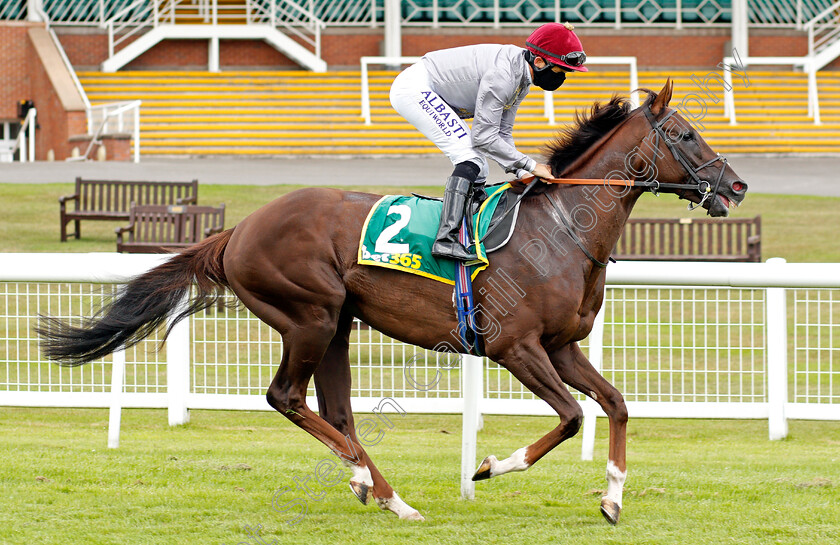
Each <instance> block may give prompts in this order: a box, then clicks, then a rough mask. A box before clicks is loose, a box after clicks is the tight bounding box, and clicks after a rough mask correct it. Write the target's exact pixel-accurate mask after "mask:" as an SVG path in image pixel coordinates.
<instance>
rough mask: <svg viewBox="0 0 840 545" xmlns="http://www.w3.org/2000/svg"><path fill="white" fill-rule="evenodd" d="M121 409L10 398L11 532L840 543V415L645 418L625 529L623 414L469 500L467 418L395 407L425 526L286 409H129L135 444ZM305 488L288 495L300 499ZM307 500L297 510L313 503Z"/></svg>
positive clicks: (407, 473)
mask: <svg viewBox="0 0 840 545" xmlns="http://www.w3.org/2000/svg"><path fill="white" fill-rule="evenodd" d="M107 419H108V415H107V411H105V410H97V409H22V408H14V409H10V408H3V409H0V442H2V444H3V449H0V482H2V484H3V493H2V495H0V543H9V544H15V545H17V544H24V543H27V544H36V543H37V544H41V543H44V544H58V543H73V544H86V545H87V544H109V545H111V544H131V545H146V544H167V545H170V544H174V543H179V544H193V543H196V544H197V543H201V544H213V545H222V544H232V543H249V544H251V543H257V542H256V541H255V540H253V539H249V537H248V535H247V533H246V531H245V526H249V527H252V528H254V527H256V526H257V525H261V526H262V531H261V536H262V538H263V539H264V542H260V543H266V544H270V543H275V541H272V540H276V543H280V544H295V545H297V544H301V543H306V544H321V543H324V544H327V543H330V544H333V543H350V542H352V543H357V544H360V545H361V544H375V545H382V544H383V543H418V544H420V543H423V544H425V543H430V544H431V543H434V544H438V543H443V544H450V543H499V544H510V543H528V544H543V543H553V544H565V543H568V544H576V545H577V544H581V543H593V544H600V543H607V544H608V543H615V544H635V543H640V544H641V543H644V544H663V545H666V544H667V545H674V544H692V545H697V544H709V545H719V544H721V543H739V544H757V545H764V544H768V543H782V544H788V543H803V544H804V543H814V544H821V545H822V544H826V543H834V542H836V539H837V536H838V535H840V518H838V516H837V503H838V501H840V487H838V484H840V470H838V467H840V465H838V461H840V460H839V459H838V452H840V451H838V445H840V439H838V438H840V423H838V422H821V423H816V422H791V425H790V426H791V427H790V432H791V433H790V437H789V438H788V439H787V440H784V441H773V442H771V441H768V440H767V424H766V422H764V421H709V420H706V421H693V420H682V421H677V420H651V419H640V420H631V422H630V428H629V439H628V469H629V476H628V480H627V484H626V490H625V502H624V511H623V513H622V518H621V522H620V523H619V525H618V526H616V527H611V526H609V525H608V524H607V523H606V522H605V521H604V520H603V519H602V517H601V515H600V513H599V512H598V505H599V498H600V494H601V493H602V490H603V489H604V488H605V479H604V467H605V463H606V459H605V452H606V448H607V438H606V436H607V426H606V423H605V422H603V421H602V422H601V423H599V425H598V438H597V441H596V451H595V452H596V454H595V461H593V462H584V461H581V460H580V445H581V443H580V436H577V437H575V438H573V439H571V440H569V441H568V442H567V443H565V444H563V445H561V446H560V447H558V448H557V449H555V451H554V452H552V453H551V454H549V455H548V456H546V458H544V459H543V460H541V461H540V462H539V463H538V464H536V465H535V466H534V467H533V468H531V469H530V470H528V471H527V472H524V473H513V474H510V475H505V476H502V477H499V478H496V479H492V480H490V481H484V482H479V483H476V499H475V500H474V501H464V500H461V499H459V480H458V479H459V477H458V475H459V467H460V462H459V460H460V428H461V423H460V417H459V416H449V415H442V416H428V415H427V416H422V415H411V416H406V417H394V428H393V429H386V431H385V432H384V436H383V439H382V441H381V442H380V443H379V444H378V445H376V446H375V447H372V448H370V449H369V453H370V454H371V456H372V457H373V459H374V460H375V462H377V463H378V466H379V468H380V469H381V470H382V471H383V473H384V474H385V476H386V478H388V479H389V481H390V483H391V484H392V485H393V486H394V487H395V489H396V490H398V492H399V493H400V495H401V496H402V497H403V499H405V500H406V501H407V502H408V503H409V504H411V505H412V506H413V507H415V508H417V509H419V510H420V512H421V513H423V515H424V516H425V517H426V522H424V523H408V522H403V521H400V520H398V519H397V518H396V517H395V516H394V515H392V514H390V513H382V512H379V510H378V509H377V508H376V507H374V506H372V505H369V506H362V505H361V504H360V503H359V502H358V501H357V500H356V498H355V497H354V496H353V495H352V493H351V492H350V490H349V489H348V487H347V485H346V479H343V480H342V481H341V482H340V483H339V484H338V485H336V486H334V487H324V486H321V485H319V484H313V483H314V479H315V478H314V471H315V467H316V466H317V465H318V463H319V462H320V461H321V460H323V459H327V460H330V459H333V457H332V455H331V454H330V453H329V452H328V451H327V449H326V448H325V447H323V446H322V445H320V444H319V443H317V442H316V441H315V440H314V439H312V438H311V437H309V436H308V435H306V434H305V433H304V432H302V431H300V430H298V429H297V428H294V427H293V426H292V425H291V424H289V423H288V422H287V421H286V420H285V419H283V418H282V417H280V416H279V415H277V414H275V413H249V412H221V411H194V412H193V413H192V421H191V423H190V424H188V425H186V426H182V427H175V428H170V427H168V426H167V425H166V413H165V411H159V410H139V409H135V410H127V411H125V412H124V415H123V430H122V440H121V445H120V448H119V449H117V450H109V449H107V448H105V443H106V436H107V431H106V428H107ZM555 424H556V421H555V419H551V418H542V417H529V418H516V417H498V416H487V417H486V418H485V428H484V430H483V431H482V432H480V433H479V448H478V456H479V458H481V457H483V456H485V455H487V454H496V455H500V456H502V455H504V456H506V455H508V454H510V453H511V452H513V451H514V450H515V449H517V448H519V447H521V446H523V445H525V444H528V443H531V442H533V441H534V440H536V439H537V437H539V436H540V435H542V434H543V433H545V432H547V431H548V430H549V429H551V428H552V427H553V426H554V425H555ZM307 477H311V478H310V481H309V483H310V489H311V491H312V493H313V495H315V496H318V495H321V494H323V496H324V497H323V499H322V500H320V501H315V500H312V499H308V500H306V503H307V506H308V512H307V514H306V515H305V516H304V517H303V518H302V519H300V520H299V522H298V523H297V524H294V525H290V524H288V522H289V521H290V520H292V518H293V516H292V512H293V511H291V510H290V511H287V512H284V513H281V512H278V511H275V510H273V509H272V507H271V501H272V496H273V495H274V493H275V491H276V490H278V489H279V488H282V487H290V488H294V487H295V480H296V479H297V480H298V481H302V480H304V479H306V478H307ZM293 496H294V497H298V498H302V497H303V493H302V492H297V493H295V494H294V495H293V494H292V492H288V493H287V494H286V495H285V496H284V498H283V499H284V500H285V501H289V500H291V499H292V497H293ZM295 512H296V511H295Z"/></svg>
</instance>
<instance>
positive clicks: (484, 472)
mask: <svg viewBox="0 0 840 545" xmlns="http://www.w3.org/2000/svg"><path fill="white" fill-rule="evenodd" d="M499 364H501V365H502V366H504V367H505V368H506V369H507V370H508V371H510V372H511V374H512V375H513V376H515V377H516V378H517V379H518V380H519V381H520V382H521V383H522V384H523V385H525V387H526V388H528V389H529V390H530V391H531V392H533V393H534V394H535V395H537V396H538V397H539V398H540V399H542V400H543V401H545V402H546V403H548V404H549V405H550V406H551V408H552V409H554V410H555V411H556V412H557V415H558V416H559V417H560V424H559V425H558V426H557V427H556V428H554V429H553V430H551V431H550V432H548V433H547V434H545V435H544V436H543V437H541V438H540V439H539V440H537V441H536V442H535V443H532V444H531V445H528V446H527V447H523V448H521V449H519V450H517V451H516V452H514V453H513V454H512V455H511V456H510V457H509V458H506V459H504V460H498V459H496V457H495V456H488V457H487V458H485V459H484V461H483V462H481V465H480V466H479V468H478V470H477V471H476V473H475V475H474V476H473V480H474V481H480V480H483V479H489V478H490V477H496V476H498V475H503V474H505V473H509V472H511V471H524V470H525V469H528V468H529V467H531V466H532V465H534V463H536V461H537V460H539V459H540V458H542V457H543V456H545V455H546V454H548V453H549V452H550V451H551V449H553V448H554V447H556V446H557V445H559V444H560V443H562V442H563V441H565V440H566V439H568V438H570V437H572V436H574V435H575V434H576V433H577V432H578V430H579V429H580V425H581V423H582V422H583V411H582V410H581V408H580V404H579V403H578V402H577V400H575V398H574V397H573V396H572V394H571V393H570V392H569V390H568V389H567V388H566V386H565V385H564V384H563V382H562V381H561V380H560V377H559V376H558V375H557V372H556V371H555V370H554V367H553V366H552V364H551V361H550V360H549V358H548V355H547V354H546V352H545V349H544V348H543V347H542V345H540V343H539V339H537V338H526V339H524V340H523V341H522V342H520V343H518V344H517V345H516V346H513V347H511V348H510V349H509V350H507V351H506V353H505V354H504V355H503V356H502V357H501V358H499Z"/></svg>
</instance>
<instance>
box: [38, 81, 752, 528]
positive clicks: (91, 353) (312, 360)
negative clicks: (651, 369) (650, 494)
mask: <svg viewBox="0 0 840 545" xmlns="http://www.w3.org/2000/svg"><path fill="white" fill-rule="evenodd" d="M646 92H647V93H648V96H647V100H646V101H645V103H644V105H642V106H641V107H639V108H637V109H635V110H632V109H631V107H630V105H629V103H628V102H627V101H626V100H624V99H621V98H618V97H614V98H613V99H612V100H610V101H609V103H607V104H603V105H601V104H596V105H594V106H593V107H592V109H591V111H590V112H589V113H588V114H583V115H578V116H576V119H575V123H574V125H573V126H571V127H569V128H567V129H565V130H564V131H563V132H562V133H561V134H560V135H559V136H558V138H557V140H555V141H554V142H552V143H551V144H550V145H549V147H548V152H549V156H548V164H549V166H550V167H551V169H552V172H553V173H554V174H555V175H556V176H560V177H564V178H577V179H599V180H608V179H617V178H622V179H629V180H633V181H634V182H635V185H633V186H632V187H630V186H620V185H619V186H613V185H609V183H604V184H602V185H600V186H592V185H589V186H586V185H566V186H562V185H555V184H551V185H549V184H543V183H539V184H537V185H535V186H534V187H535V190H534V191H531V192H530V194H528V195H526V196H525V197H524V198H523V202H522V205H521V209H520V211H519V215H518V219H517V228H516V232H515V233H514V234H513V237H512V238H511V240H510V241H509V242H508V244H507V246H506V247H504V248H503V249H501V250H499V251H497V252H496V253H494V254H493V255H492V261H491V264H490V267H489V268H488V270H486V271H485V272H483V273H482V274H480V275H479V276H478V277H477V279H476V280H475V283H474V293H475V294H476V304H477V305H480V306H481V309H482V310H481V314H480V315H479V316H478V323H479V326H480V327H482V328H485V329H484V331H489V324H491V323H492V324H494V329H493V332H494V333H493V335H490V334H486V335H485V351H486V354H487V356H488V357H489V358H490V359H492V360H493V361H495V362H497V363H498V364H499V365H501V366H503V367H505V368H506V369H507V370H509V371H510V372H511V373H512V374H513V375H514V376H515V377H516V378H517V379H518V380H519V381H521V382H522V383H523V384H524V385H525V386H526V387H527V388H528V389H529V390H530V391H532V392H533V393H534V394H536V395H537V396H539V397H540V398H541V399H543V400H545V402H546V403H548V404H549V405H550V406H551V407H552V408H553V409H554V410H555V411H556V412H557V415H558V416H559V423H558V424H557V426H556V427H555V428H554V429H553V430H551V431H549V432H548V433H547V434H546V435H544V436H543V437H542V438H540V439H538V440H537V441H536V442H534V443H532V444H531V445H528V446H526V447H523V448H520V449H519V450H517V451H516V452H514V453H513V454H512V455H511V456H510V457H508V458H507V459H504V460H498V459H496V458H495V457H494V456H488V457H487V458H485V459H484V461H483V462H482V463H481V465H480V467H479V468H478V471H477V472H476V475H475V477H474V479H475V480H480V479H486V478H490V477H496V476H498V475H502V474H504V473H508V472H511V471H522V470H525V469H527V468H529V467H530V466H531V465H533V464H534V463H535V462H536V461H537V460H539V459H540V458H542V457H543V456H545V455H546V454H547V453H548V452H549V451H551V449H553V448H554V447H556V446H557V445H558V444H560V443H562V442H563V441H565V440H566V439H568V438H570V437H572V436H573V435H575V434H576V433H577V432H578V429H579V428H580V425H581V421H582V412H581V407H580V405H579V403H578V402H577V401H576V400H575V398H574V397H572V394H571V393H570V392H569V390H568V389H567V385H568V386H571V387H573V388H575V389H577V390H579V391H581V392H582V393H584V394H585V395H587V396H590V397H591V398H592V399H594V400H595V401H596V402H597V403H599V404H600V406H601V407H602V408H603V410H604V412H605V413H606V414H607V416H608V417H609V423H610V446H609V458H608V463H607V484H608V486H607V492H606V494H605V495H604V497H603V498H602V499H601V511H602V513H603V514H604V516H605V517H606V518H607V520H608V521H609V522H610V523H612V524H615V523H616V522H617V521H618V518H619V514H620V510H621V505H622V491H623V484H624V480H625V477H626V463H625V442H626V434H625V430H626V424H627V409H626V407H625V404H624V400H623V398H622V396H621V394H620V393H619V392H618V390H616V389H615V388H614V387H613V386H612V385H610V384H609V383H608V382H607V381H606V380H605V379H604V378H603V377H602V376H601V375H600V374H599V373H598V372H597V371H596V370H595V369H594V368H593V367H592V365H591V364H590V363H589V361H588V360H587V359H586V357H585V356H584V354H583V352H581V350H580V348H579V347H578V341H580V340H581V339H584V338H585V337H586V336H587V335H588V334H589V332H590V330H591V329H592V323H593V320H594V319H595V315H596V314H597V312H598V310H599V309H600V308H601V304H602V301H603V297H604V282H605V269H604V268H603V266H604V265H605V262H606V261H607V259H608V258H609V254H610V251H611V250H612V248H613V247H614V246H615V244H616V241H617V240H618V237H619V235H620V234H621V231H622V228H623V226H624V223H625V221H626V220H627V217H628V216H629V215H630V212H631V210H632V209H633V205H634V204H635V202H636V200H637V199H638V198H639V196H640V195H641V194H642V193H643V192H645V191H646V190H650V191H653V192H671V193H675V194H677V195H678V196H680V198H685V199H688V200H689V201H692V202H693V203H695V205H698V204H699V205H702V207H703V208H705V209H706V210H707V211H708V212H709V213H710V214H711V215H712V216H726V215H727V214H728V207H729V205H730V204H735V205H737V204H738V203H740V202H741V201H742V200H743V198H744V196H745V193H746V184H745V183H744V182H743V181H741V180H740V179H739V178H738V176H737V175H736V174H735V173H734V172H733V171H732V169H731V168H730V167H729V166H728V165H727V163H726V160H725V159H722V158H721V157H720V156H719V155H717V154H715V153H714V152H713V151H712V150H711V148H710V147H709V146H708V145H707V144H706V143H705V141H704V140H703V138H701V136H700V135H699V134H698V133H697V132H696V131H695V130H693V129H692V127H691V126H690V125H689V124H688V123H687V122H686V121H685V120H684V119H683V118H682V117H680V116H679V114H677V113H676V111H675V110H673V109H670V108H668V103H669V101H670V99H671V95H672V92H673V85H672V83H671V81H670V80H668V82H667V83H666V84H665V86H664V88H663V89H662V90H661V91H660V92H659V93H658V94H657V93H653V92H650V91H646ZM378 199H379V196H378V195H371V194H366V193H357V192H345V191H339V190H336V189H324V188H308V189H301V190H298V191H295V192H293V193H289V194H288V195H285V196H283V197H281V198H278V199H276V200H275V201H273V202H271V203H269V204H267V205H265V206H264V207H262V208H260V209H259V210H257V211H256V212H254V213H253V214H251V215H250V216H248V217H247V218H245V219H244V220H243V221H242V222H241V223H240V224H238V225H237V226H236V227H234V228H233V229H230V230H227V231H225V232H223V233H219V234H217V235H215V236H213V237H210V238H208V239H206V240H205V241H203V242H201V243H199V244H197V245H195V246H193V247H192V248H190V249H188V250H186V251H184V252H183V253H180V254H177V255H175V256H173V257H172V259H171V260H169V261H168V262H166V263H165V264H162V265H160V266H158V267H156V268H154V269H152V270H150V271H149V272H147V273H145V274H143V275H140V276H138V277H136V278H134V279H133V280H131V281H130V282H129V284H128V285H127V286H126V287H125V289H124V290H122V291H121V292H120V293H119V294H118V295H117V296H116V298H115V299H114V300H112V301H111V302H109V303H108V304H106V305H105V306H104V308H103V309H102V310H101V311H100V312H99V313H97V315H96V316H94V317H93V318H90V319H88V320H86V321H85V322H84V323H83V325H82V326H81V327H74V326H70V325H68V324H66V323H63V322H60V321H58V320H55V319H51V318H45V321H44V322H43V323H42V324H41V326H40V327H39V333H40V334H41V336H42V338H43V349H44V352H45V354H46V356H47V357H48V358H51V359H54V360H58V361H59V362H61V363H63V364H64V365H81V364H83V363H86V362H89V361H91V360H94V359H96V358H100V357H102V356H105V355H107V354H109V353H111V352H113V351H115V350H116V349H118V348H119V347H121V346H131V345H133V344H135V343H137V342H139V341H140V340H142V339H143V338H145V337H147V336H148V335H149V334H151V333H152V332H153V331H154V330H155V329H156V328H157V327H159V326H160V325H161V324H164V323H165V322H166V319H167V317H168V316H169V315H170V314H171V313H173V312H178V310H177V309H179V304H180V302H181V301H182V299H183V298H184V297H185V296H187V294H190V293H192V295H191V296H190V299H189V305H188V308H186V309H185V310H182V311H181V312H180V314H179V315H178V316H177V317H176V318H177V319H182V318H184V317H186V316H188V315H190V314H192V313H194V312H197V311H199V310H201V309H204V308H207V307H208V306H210V305H212V304H214V303H215V302H216V300H217V298H218V292H219V288H220V287H221V286H224V287H228V288H230V289H231V290H233V292H234V293H235V294H236V295H237V297H238V298H239V299H240V300H241V301H242V303H243V304H244V305H245V306H246V307H247V308H248V309H250V310H251V311H252V312H253V313H254V314H255V315H256V316H257V317H259V318H260V319H261V320H263V321H264V322H266V323H267V324H269V325H270V326H271V327H273V328H274V329H276V330H277V331H278V332H279V333H280V335H281V336H282V338H283V343H284V350H283V356H282V361H281V363H280V366H279V368H278V370H277V374H276V375H275V377H274V380H272V382H271V385H270V386H269V388H268V393H267V398H268V403H269V404H270V405H271V406H272V407H274V408H275V409H277V411H279V412H280V414H282V415H284V416H285V417H286V418H288V419H289V420H291V421H292V422H294V423H295V424H296V425H298V426H299V427H301V428H303V429H304V430H306V431H307V432H309V433H310V434H311V435H312V436H314V437H315V438H317V439H318V440H320V441H321V442H322V443H324V444H325V445H326V446H327V447H329V448H330V449H331V450H332V451H333V452H335V453H336V454H337V455H338V456H339V457H341V459H342V460H343V461H344V462H345V463H346V464H347V465H348V466H349V467H350V468H351V470H352V477H351V478H350V486H351V488H352V490H353V492H354V493H355V494H356V496H357V497H358V498H359V499H360V500H361V501H362V503H365V504H366V503H368V501H369V500H370V499H371V498H373V499H374V500H375V501H376V503H377V504H378V506H379V507H380V508H381V509H384V510H389V511H392V512H394V513H396V514H397V515H398V516H399V517H400V518H403V519H411V520H423V517H422V516H421V515H420V513H419V512H418V511H417V510H415V509H414V508H412V507H410V506H409V505H408V504H407V503H405V502H404V501H403V500H402V499H400V497H399V496H398V495H397V493H396V492H395V491H394V490H393V489H392V488H391V486H390V485H389V484H388V483H387V482H386V481H385V479H384V478H383V476H382V474H381V473H380V472H379V471H378V470H377V468H376V466H374V464H373V462H372V461H371V459H370V457H369V456H368V454H367V453H366V452H365V450H364V448H363V447H362V445H361V444H360V442H359V441H358V439H357V437H356V434H355V431H354V423H353V415H352V413H351V410H350V384H351V375H350V362H349V356H348V348H349V338H350V331H351V326H352V322H353V318H354V317H358V318H360V319H361V320H363V321H364V322H366V323H368V324H370V325H371V326H372V327H374V328H376V329H377V330H379V331H381V332H382V333H384V334H385V335H388V336H390V337H393V338H396V339H399V340H401V341H403V342H406V343H410V344H414V345H418V346H421V347H425V348H429V349H438V350H449V351H460V350H458V349H456V348H454V347H452V345H450V344H449V342H450V341H451V340H452V337H451V336H450V332H451V331H452V330H453V329H455V328H456V327H457V322H456V318H455V312H454V310H453V306H452V288H451V286H447V285H446V284H443V283H440V282H436V281H433V280H430V279H426V278H419V277H417V276H414V275H408V274H403V273H400V272H396V271H393V270H389V269H383V268H378V267H366V266H360V265H359V264H358V263H357V253H358V249H359V239H360V234H361V230H362V224H363V223H364V221H365V218H366V216H367V214H368V212H369V211H370V209H371V206H372V205H373V204H374V203H375V202H376V201H377V200H378ZM536 241H543V242H544V243H543V244H542V246H539V244H538V243H537V242H536ZM545 243H547V244H545ZM535 244H536V245H535ZM538 247H539V248H542V250H546V249H547V250H549V251H542V252H541V253H539V255H537V253H536V252H535V251H534V248H538ZM526 249H527V250H526ZM523 257H524V258H523ZM501 277H504V278H505V279H507V284H508V286H511V287H512V289H513V290H514V291H515V292H516V293H515V295H516V297H517V300H516V304H515V305H514V306H515V307H516V308H512V306H511V305H508V306H506V305H504V304H499V303H500V301H503V300H505V299H507V300H513V296H512V294H510V293H508V294H505V293H499V291H498V290H499V286H500V285H501V283H500V282H498V281H495V282H494V281H493V279H494V278H496V280H498V278H501ZM191 288H192V292H191ZM313 376H314V380H315V387H316V391H317V394H318V409H319V413H315V412H313V411H312V410H311V409H310V408H309V407H308V406H307V405H306V390H307V387H308V385H309V381H310V379H312V378H313Z"/></svg>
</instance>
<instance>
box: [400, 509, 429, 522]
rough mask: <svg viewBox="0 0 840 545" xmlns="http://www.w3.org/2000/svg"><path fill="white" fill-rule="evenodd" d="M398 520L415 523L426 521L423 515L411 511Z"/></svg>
mask: <svg viewBox="0 0 840 545" xmlns="http://www.w3.org/2000/svg"><path fill="white" fill-rule="evenodd" d="M400 518H401V519H403V520H413V521H416V522H423V521H425V520H426V519H424V518H423V515H421V514H420V511H412V512H411V513H408V514H407V515H403V516H402V517H400Z"/></svg>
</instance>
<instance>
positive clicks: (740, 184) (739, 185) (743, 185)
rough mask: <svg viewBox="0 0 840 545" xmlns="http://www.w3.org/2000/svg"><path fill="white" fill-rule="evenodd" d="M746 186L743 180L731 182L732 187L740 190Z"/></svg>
mask: <svg viewBox="0 0 840 545" xmlns="http://www.w3.org/2000/svg"><path fill="white" fill-rule="evenodd" d="M746 186H747V184H745V183H744V182H735V183H734V184H732V189H733V190H735V191H738V192H740V191H743V190H744V188H745V187H746Z"/></svg>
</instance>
